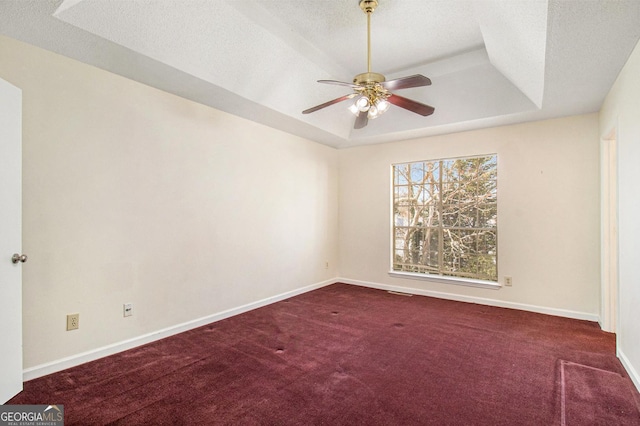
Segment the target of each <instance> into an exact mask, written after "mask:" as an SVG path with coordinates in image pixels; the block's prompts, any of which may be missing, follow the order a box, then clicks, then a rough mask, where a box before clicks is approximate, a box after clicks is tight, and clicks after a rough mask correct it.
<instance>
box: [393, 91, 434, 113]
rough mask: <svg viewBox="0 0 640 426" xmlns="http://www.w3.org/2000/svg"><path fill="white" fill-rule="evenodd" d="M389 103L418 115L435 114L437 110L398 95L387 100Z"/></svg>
mask: <svg viewBox="0 0 640 426" xmlns="http://www.w3.org/2000/svg"><path fill="white" fill-rule="evenodd" d="M387 101H389V102H390V103H392V104H394V105H396V106H399V107H400V108H404V109H406V110H409V111H411V112H415V113H416V114H420V115H423V116H425V117H426V116H427V115H431V114H433V111H435V108H434V107H432V106H429V105H425V104H421V103H420V102H416V101H413V100H411V99H407V98H403V97H402V96H398V95H391V96H389V97H388V98H387Z"/></svg>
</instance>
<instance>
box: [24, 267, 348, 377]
mask: <svg viewBox="0 0 640 426" xmlns="http://www.w3.org/2000/svg"><path fill="white" fill-rule="evenodd" d="M335 282H337V281H336V280H335V279H330V280H326V281H322V282H319V283H316V284H311V285H308V286H306V287H302V288H299V289H296V290H292V291H288V292H285V293H281V294H277V295H275V296H271V297H267V298H266V299H262V300H258V301H256V302H252V303H248V304H246V305H243V306H239V307H237V308H232V309H228V310H226V311H222V312H218V313H215V314H212V315H207V316H206V317H202V318H198V319H195V320H192V321H187V322H185V323H182V324H177V325H174V326H171V327H167V328H165V329H162V330H157V331H154V332H151V333H148V334H144V335H142V336H138V337H134V338H132V339H128V340H124V341H122V342H117V343H114V344H111V345H107V346H103V347H101V348H97V349H93V350H91V351H87V352H83V353H79V354H77V355H72V356H69V357H66V358H62V359H58V360H55V361H52V362H48V363H45V364H40V365H36V366H34V367H30V368H27V369H25V370H23V372H22V379H23V380H24V381H25V382H26V381H29V380H32V379H35V378H38V377H42V376H46V375H47V374H52V373H56V372H58V371H62V370H65V369H67V368H71V367H75V366H77V365H80V364H84V363H86V362H90V361H95V360H97V359H100V358H104V357H106V356H109V355H114V354H116V353H118V352H122V351H126V350H128V349H133V348H135V347H138V346H142V345H145V344H147V343H151V342H154V341H156V340H160V339H164V338H165V337H169V336H173V335H175V334H178V333H182V332H185V331H188V330H191V329H194V328H198V327H201V326H203V325H207V324H210V323H212V322H216V321H220V320H223V319H225V318H229V317H232V316H234V315H238V314H242V313H244V312H248V311H251V310H253V309H257V308H261V307H263V306H266V305H270V304H272V303H275V302H279V301H281V300H285V299H288V298H290V297H293V296H297V295H299V294H303V293H307V292H309V291H312V290H316V289H318V288H321V287H325V286H327V285H330V284H334V283H335Z"/></svg>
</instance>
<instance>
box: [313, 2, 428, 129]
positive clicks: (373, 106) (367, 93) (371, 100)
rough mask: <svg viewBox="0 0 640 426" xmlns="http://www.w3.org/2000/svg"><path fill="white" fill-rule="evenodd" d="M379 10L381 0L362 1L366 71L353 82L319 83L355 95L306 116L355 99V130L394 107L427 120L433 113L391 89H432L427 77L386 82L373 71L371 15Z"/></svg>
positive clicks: (417, 75)
mask: <svg viewBox="0 0 640 426" xmlns="http://www.w3.org/2000/svg"><path fill="white" fill-rule="evenodd" d="M376 7H378V0H360V9H362V11H363V12H364V13H366V15H367V72H365V73H362V74H358V75H356V76H355V77H354V78H353V83H345V82H342V81H336V80H318V83H324V84H335V85H338V86H347V87H350V88H352V89H353V93H350V94H348V95H344V96H341V97H339V98H337V99H333V100H331V101H329V102H325V103H323V104H320V105H316V106H314V107H313V108H309V109H306V110H304V111H302V113H303V114H309V113H312V112H315V111H318V110H320V109H322V108H326V107H328V106H331V105H333V104H337V103H339V102H342V101H346V100H348V99H353V98H356V100H355V102H354V103H353V105H351V107H349V110H350V111H351V112H353V113H354V114H355V115H356V121H355V124H354V126H353V127H354V128H355V129H362V128H363V127H365V126H366V125H367V123H368V122H369V119H374V118H377V117H379V116H380V115H381V114H383V113H384V112H385V111H386V110H387V109H389V106H390V105H391V104H393V105H396V106H399V107H400V108H404V109H406V110H409V111H411V112H414V113H416V114H420V115H422V116H425V117H426V116H428V115H431V114H433V112H434V111H435V109H434V108H433V107H432V106H429V105H425V104H422V103H420V102H417V101H414V100H411V99H407V98H403V97H402V96H398V95H396V94H393V93H391V91H392V90H399V89H409V88H411V87H420V86H429V85H430V84H431V80H429V79H428V78H427V77H425V76H423V75H420V74H416V75H411V76H408V77H402V78H396V79H394V80H389V81H386V79H385V77H384V75H382V74H378V73H375V72H371V14H372V13H373V11H374V10H375V9H376Z"/></svg>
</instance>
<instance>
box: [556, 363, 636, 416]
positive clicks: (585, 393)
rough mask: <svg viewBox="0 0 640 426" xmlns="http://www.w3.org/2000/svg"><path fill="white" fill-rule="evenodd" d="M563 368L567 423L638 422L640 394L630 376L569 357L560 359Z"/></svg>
mask: <svg viewBox="0 0 640 426" xmlns="http://www.w3.org/2000/svg"><path fill="white" fill-rule="evenodd" d="M560 368H561V372H560V377H561V380H562V382H561V386H562V388H561V398H562V400H561V410H562V411H561V416H562V417H561V424H562V425H563V426H564V425H572V424H574V425H585V424H598V425H620V426H622V425H637V424H638V419H639V418H640V411H638V404H637V401H636V397H637V396H638V395H637V392H636V391H635V388H633V385H632V383H630V381H629V379H627V378H626V377H624V376H622V375H620V374H618V373H615V372H613V371H607V370H601V369H599V368H594V367H589V366H587V365H581V364H575V363H573V362H568V361H560ZM603 401H606V403H604V404H603V403H602V402H603Z"/></svg>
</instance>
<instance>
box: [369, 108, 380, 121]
mask: <svg viewBox="0 0 640 426" xmlns="http://www.w3.org/2000/svg"><path fill="white" fill-rule="evenodd" d="M379 115H380V111H378V108H376V106H375V105H371V107H370V108H369V113H368V114H367V117H369V119H371V120H373V119H374V118H378V116H379Z"/></svg>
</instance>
